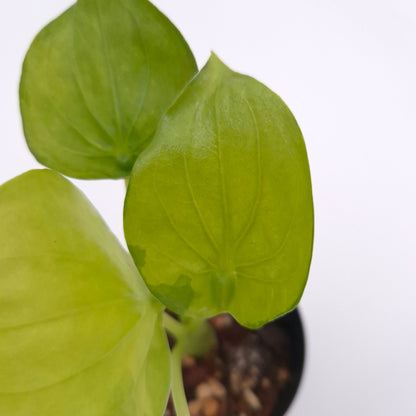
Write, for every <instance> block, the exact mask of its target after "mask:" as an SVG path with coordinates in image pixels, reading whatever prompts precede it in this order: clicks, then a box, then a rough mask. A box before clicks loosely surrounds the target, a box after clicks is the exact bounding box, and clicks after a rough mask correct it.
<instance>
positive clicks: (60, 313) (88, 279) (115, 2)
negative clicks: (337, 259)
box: [0, 0, 313, 416]
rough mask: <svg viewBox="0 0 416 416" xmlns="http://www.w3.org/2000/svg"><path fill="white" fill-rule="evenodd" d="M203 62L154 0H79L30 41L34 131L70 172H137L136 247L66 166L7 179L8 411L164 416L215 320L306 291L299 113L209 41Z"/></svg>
mask: <svg viewBox="0 0 416 416" xmlns="http://www.w3.org/2000/svg"><path fill="white" fill-rule="evenodd" d="M195 72H196V65H195V61H194V58H193V56H192V54H191V52H190V50H189V48H188V46H187V45H186V43H185V41H184V40H183V38H182V36H181V35H180V34H179V32H178V31H177V30H176V29H175V28H174V26H173V25H172V24H171V23H170V22H169V21H168V20H167V18H166V17H164V16H163V15H162V14H161V13H160V12H159V11H158V10H157V9H155V8H154V6H152V5H151V4H150V3H149V2H148V1H147V0H79V1H78V3H77V4H76V5H74V6H73V7H71V8H70V9H69V10H68V11H66V12H65V13H64V14H63V15H61V16H60V17H58V18H57V19H56V20H55V21H53V22H52V23H51V24H49V25H48V26H46V28H45V29H43V30H42V31H41V32H40V34H39V35H38V36H37V38H36V39H35V41H34V43H33V44H32V46H31V48H30V50H29V52H28V55H27V57H26V60H25V63H24V66H23V73H22V81H21V88H20V97H21V110H22V117H23V123H24V131H25V135H26V139H27V142H28V145H29V147H30V149H31V150H32V152H33V154H34V155H35V156H36V158H37V159H38V160H39V161H40V162H41V163H43V164H45V165H46V166H47V167H50V168H53V169H55V170H56V171H58V172H61V173H63V174H65V175H68V176H73V177H78V178H89V179H92V178H114V179H116V178H124V179H126V182H128V189H127V196H126V201H125V209H124V230H125V236H126V241H127V245H128V248H129V251H130V254H129V253H128V252H126V251H125V250H124V249H123V248H122V247H121V246H120V244H119V243H118V241H117V240H116V238H115V237H114V236H113V235H112V234H111V232H110V231H109V229H108V228H107V226H106V225H105V224H104V222H103V220H102V219H101V218H100V217H99V215H98V214H97V212H96V211H95V209H94V208H93V207H92V206H91V204H90V203H89V202H88V201H87V200H86V198H85V197H84V196H83V195H82V194H81V193H80V192H79V191H78V190H77V189H76V188H75V187H74V185H72V184H71V183H70V182H69V181H68V180H66V179H64V178H63V177H62V176H61V175H60V174H59V173H57V172H53V171H50V170H38V171H31V172H28V173H25V174H23V175H21V176H19V177H17V178H15V179H13V180H11V181H9V182H7V183H6V184H4V185H2V186H1V187H0V232H1V236H2V237H3V238H2V243H1V250H0V268H1V275H0V276H1V277H0V369H1V371H0V414H1V415H7V416H33V415H42V416H52V415H54V416H55V415H60V416H66V415H68V416H70V415H71V416H73V415H79V416H83V415H85V416H87V415H88V416H110V415H111V416H113V415H117V416H161V415H162V414H163V412H164V409H165V406H166V402H167V398H168V395H169V391H170V390H172V395H173V399H174V404H175V408H176V411H177V414H178V415H180V416H184V415H185V416H186V415H188V414H189V412H188V409H187V404H186V399H185V395H184V389H183V385H182V377H181V366H180V361H181V357H182V355H183V354H195V355H201V354H204V353H206V352H207V351H208V350H209V349H210V348H211V347H212V345H213V344H214V343H215V336H214V333H213V331H212V329H211V327H210V326H209V325H208V324H207V322H206V320H205V319H206V318H209V317H211V316H214V315H216V314H218V313H221V312H229V313H231V314H232V315H233V316H234V317H235V318H236V319H237V320H238V321H239V322H240V323H241V324H243V325H245V326H247V327H250V328H257V327H260V326H261V325H263V324H265V323H267V322H269V321H270V320H272V319H274V318H276V317H278V316H280V315H283V314H285V313H287V312H288V311H290V310H291V309H293V308H294V307H295V306H296V304H297V303H298V301H299V299H300V297H301V295H302V292H303V289H304V286H305V284H306V279H307V275H308V269H309V264H310V259H311V251H312V239H313V206H312V192H311V183H310V175H309V166H308V160H307V155H306V150H305V146H304V142H303V138H302V135H301V132H300V130H299V127H298V125H297V123H296V121H295V119H294V117H293V115H292V114H291V112H290V111H289V109H288V108H287V107H286V105H285V104H284V103H283V101H282V100H281V99H280V98H279V97H278V96H277V95H276V94H274V93H273V92H272V91H270V90H269V89H268V88H267V87H266V86H264V85H263V84H261V83H259V82H258V81H256V80H255V79H253V78H251V77H248V76H245V75H242V74H238V73H236V72H233V71H231V70H230V69H229V68H228V67H226V66H225V65H224V64H223V63H222V62H221V61H220V60H219V59H218V58H217V57H216V56H215V55H214V54H213V55H212V56H211V58H210V59H209V61H208V63H207V65H206V66H205V67H204V68H203V69H202V70H201V71H200V72H199V73H198V74H197V75H196V76H194V75H195ZM192 77H193V78H192ZM191 78H192V79H191ZM136 159H137V160H136ZM134 162H135V164H134ZM133 164H134V168H133V169H132V167H133ZM165 308H168V309H170V310H171V311H172V312H174V313H176V314H177V315H178V317H179V320H177V319H175V318H174V317H173V316H171V315H169V314H166V313H165V312H164V310H165ZM165 330H166V331H168V332H170V333H171V334H172V335H173V336H174V337H175V338H176V344H175V347H174V349H173V351H172V352H171V351H170V349H169V347H168V344H167V338H166V333H165Z"/></svg>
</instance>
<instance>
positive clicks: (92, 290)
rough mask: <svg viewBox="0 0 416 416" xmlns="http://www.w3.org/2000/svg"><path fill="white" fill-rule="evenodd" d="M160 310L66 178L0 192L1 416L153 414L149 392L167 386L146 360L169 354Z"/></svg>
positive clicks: (16, 184) (30, 176)
mask: <svg viewBox="0 0 416 416" xmlns="http://www.w3.org/2000/svg"><path fill="white" fill-rule="evenodd" d="M161 309H162V306H161V305H160V303H159V302H158V301H157V300H156V299H154V298H153V297H152V296H151V294H150V293H149V292H148V290H147V288H146V287H145V285H144V284H143V282H142V280H141V278H140V276H139V274H138V272H137V269H136V268H135V266H134V264H133V262H132V260H131V258H130V256H129V255H128V254H127V253H126V252H125V251H124V249H123V248H122V247H121V246H120V244H119V243H118V241H117V239H116V238H115V237H114V235H112V233H111V232H110V231H109V229H108V228H107V226H106V225H105V223H104V222H103V220H102V219H101V218H100V216H99V214H98V213H97V212H96V211H95V209H94V208H93V207H92V205H91V204H90V203H89V202H88V200H87V199H86V198H85V197H84V195H83V194H82V193H81V192H79V191H78V190H77V189H76V188H75V187H74V186H73V185H72V184H71V183H70V182H69V181H67V180H66V179H64V178H63V177H62V176H60V175H59V174H57V173H54V172H52V171H47V170H43V171H31V172H28V173H26V174H23V175H21V176H19V177H17V178H15V179H12V180H11V181H9V182H7V183H6V184H4V185H2V186H1V187H0V415H4V416H35V415H36V416H37V415H39V416H40V415H41V416H57V415H59V416H74V415H77V416H114V415H117V416H142V415H143V416H144V415H147V413H146V409H145V408H144V404H143V403H142V402H141V400H140V397H141V395H143V391H145V392H146V393H147V394H149V395H157V396H158V397H160V399H161V400H162V401H163V400H165V401H166V398H167V389H168V388H169V378H170V369H169V366H163V367H162V366H161V365H160V363H159V362H158V361H155V360H153V361H149V360H148V356H149V354H150V355H154V353H153V352H152V351H153V350H154V349H155V345H157V348H158V349H159V350H160V354H161V356H164V357H165V356H166V355H167V354H169V350H168V347H167V345H166V339H165V335H164V334H163V331H162V329H161V319H160V314H161ZM164 360H165V361H166V358H165V359H164ZM152 369H153V370H155V371H158V372H159V373H160V379H159V381H160V382H159V385H154V384H153V385H148V384H147V376H146V374H147V373H148V372H149V371H151V370H152ZM162 375H163V376H162ZM154 414H155V415H162V414H163V411H162V410H161V409H159V413H154Z"/></svg>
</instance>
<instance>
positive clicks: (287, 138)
mask: <svg viewBox="0 0 416 416" xmlns="http://www.w3.org/2000/svg"><path fill="white" fill-rule="evenodd" d="M124 230H125V235H126V240H127V243H128V246H129V250H130V252H131V254H132V256H133V258H134V260H135V262H136V265H137V266H138V268H139V269H140V271H141V273H142V275H143V278H144V280H145V281H146V283H147V285H148V287H149V288H150V290H151V291H152V292H153V294H154V295H155V296H156V297H158V298H159V299H160V300H161V301H162V302H163V303H165V304H166V305H167V306H168V307H169V308H170V309H171V310H173V311H175V312H176V313H179V314H185V315H191V316H199V317H208V316H211V315H214V314H217V313H220V312H225V311H226V312H230V313H232V314H233V315H234V316H235V318H236V319H237V320H238V321H239V322H240V323H242V324H244V325H246V326H249V327H257V326H260V325H262V324H264V323H266V322H267V321H269V320H271V319H273V318H275V317H277V316H279V315H282V314H284V313H286V312H288V311H290V310H291V309H293V308H294V307H295V306H296V304H297V303H298V301H299V299H300V297H301V295H302V292H303V289H304V287H305V284H306V280H307V276H308V270H309V264H310V260H311V252H312V239H313V205H312V192H311V182H310V174H309V165H308V159H307V155H306V150H305V145H304V142H303V138H302V134H301V132H300V130H299V127H298V125H297V123H296V121H295V119H294V117H293V115H292V114H291V112H290V111H289V109H288V108H287V107H286V105H285V104H284V103H283V101H282V100H281V99H280V98H279V97H278V96H277V95H276V94H275V93H273V92H272V91H271V90H269V89H268V88H267V87H265V86H264V85H263V84H261V83H260V82H258V81H256V80H255V79H253V78H251V77H248V76H245V75H241V74H238V73H236V72H233V71H231V70H230V69H229V68H227V67H226V66H225V65H224V64H223V63H222V62H221V61H220V60H219V59H218V58H217V57H216V56H215V55H213V56H212V57H211V59H210V60H209V62H208V64H207V65H206V66H205V68H203V69H202V71H201V72H200V73H199V74H198V76H197V77H196V78H194V79H193V80H192V81H191V83H190V84H188V86H187V87H186V89H185V90H184V91H183V93H182V95H181V96H180V97H179V98H178V100H177V101H176V102H175V103H174V104H173V105H172V107H171V108H170V109H169V110H168V111H167V113H166V115H165V116H164V117H163V119H162V122H161V124H160V126H159V128H158V131H157V132H156V134H155V138H154V140H153V142H152V144H151V145H150V146H149V148H148V149H147V150H146V151H145V152H144V153H143V154H142V155H141V156H140V157H139V158H138V160H137V162H136V165H135V167H134V169H133V172H132V176H131V179H130V183H129V188H128V193H127V197H126V203H125V210H124Z"/></svg>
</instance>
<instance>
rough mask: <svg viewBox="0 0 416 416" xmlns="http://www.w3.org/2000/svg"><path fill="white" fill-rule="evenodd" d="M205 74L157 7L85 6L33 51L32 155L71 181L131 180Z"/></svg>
mask: <svg viewBox="0 0 416 416" xmlns="http://www.w3.org/2000/svg"><path fill="white" fill-rule="evenodd" d="M196 69H197V68H196V64H195V60H194V57H193V55H192V53H191V51H190V49H189V47H188V45H187V44H186V42H185V40H184V39H183V37H182V36H181V34H180V33H179V32H178V30H177V29H176V28H175V27H174V26H173V25H172V23H171V22H170V21H169V20H168V19H167V18H166V17H165V16H164V15H163V14H162V13H161V12H159V11H158V10H157V9H156V8H155V7H154V6H153V5H151V4H150V3H149V2H148V1H147V0H79V1H78V3H76V4H75V5H74V6H72V7H71V8H70V9H68V10H67V11H66V12H65V13H63V14H62V15H61V16H60V17H58V18H57V19H56V20H54V21H53V22H52V23H50V24H49V25H47V26H46V27H45V28H44V29H43V30H42V31H41V32H40V33H39V34H38V36H37V37H36V39H35V40H34V42H33V44H32V45H31V47H30V49H29V51H28V53H27V56H26V59H25V62H24V65H23V71H22V78H21V85H20V106H21V112H22V118H23V126H24V132H25V136H26V140H27V143H28V145H29V148H30V150H31V151H32V153H33V154H34V156H35V157H36V158H37V159H38V160H39V162H41V163H42V164H44V165H46V166H48V167H50V168H53V169H55V170H58V171H60V172H62V173H64V174H65V175H68V176H72V177H76V178H87V179H93V178H123V177H126V176H129V174H130V170H131V168H132V166H133V163H134V161H135V160H136V158H137V155H138V154H139V153H140V152H141V151H142V150H143V149H144V148H145V147H146V146H147V144H148V143H149V140H150V139H151V136H152V134H153V133H154V130H155V128H156V126H157V123H158V122H159V119H160V117H161V115H162V113H163V112H164V111H165V110H166V109H167V107H168V106H169V105H170V104H171V103H172V101H173V100H174V99H175V98H176V96H177V95H178V94H179V92H180V91H181V90H182V89H183V87H184V86H185V85H186V83H187V82H188V81H189V79H190V78H191V77H192V76H193V75H194V74H195V72H196Z"/></svg>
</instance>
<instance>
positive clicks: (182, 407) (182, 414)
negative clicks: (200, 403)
mask: <svg viewBox="0 0 416 416" xmlns="http://www.w3.org/2000/svg"><path fill="white" fill-rule="evenodd" d="M172 399H173V404H174V407H175V411H176V414H177V415H178V416H190V413H189V408H188V401H187V400H186V396H185V388H184V385H183V378H182V345H181V343H180V342H178V343H177V344H176V345H175V347H174V348H173V351H172Z"/></svg>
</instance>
